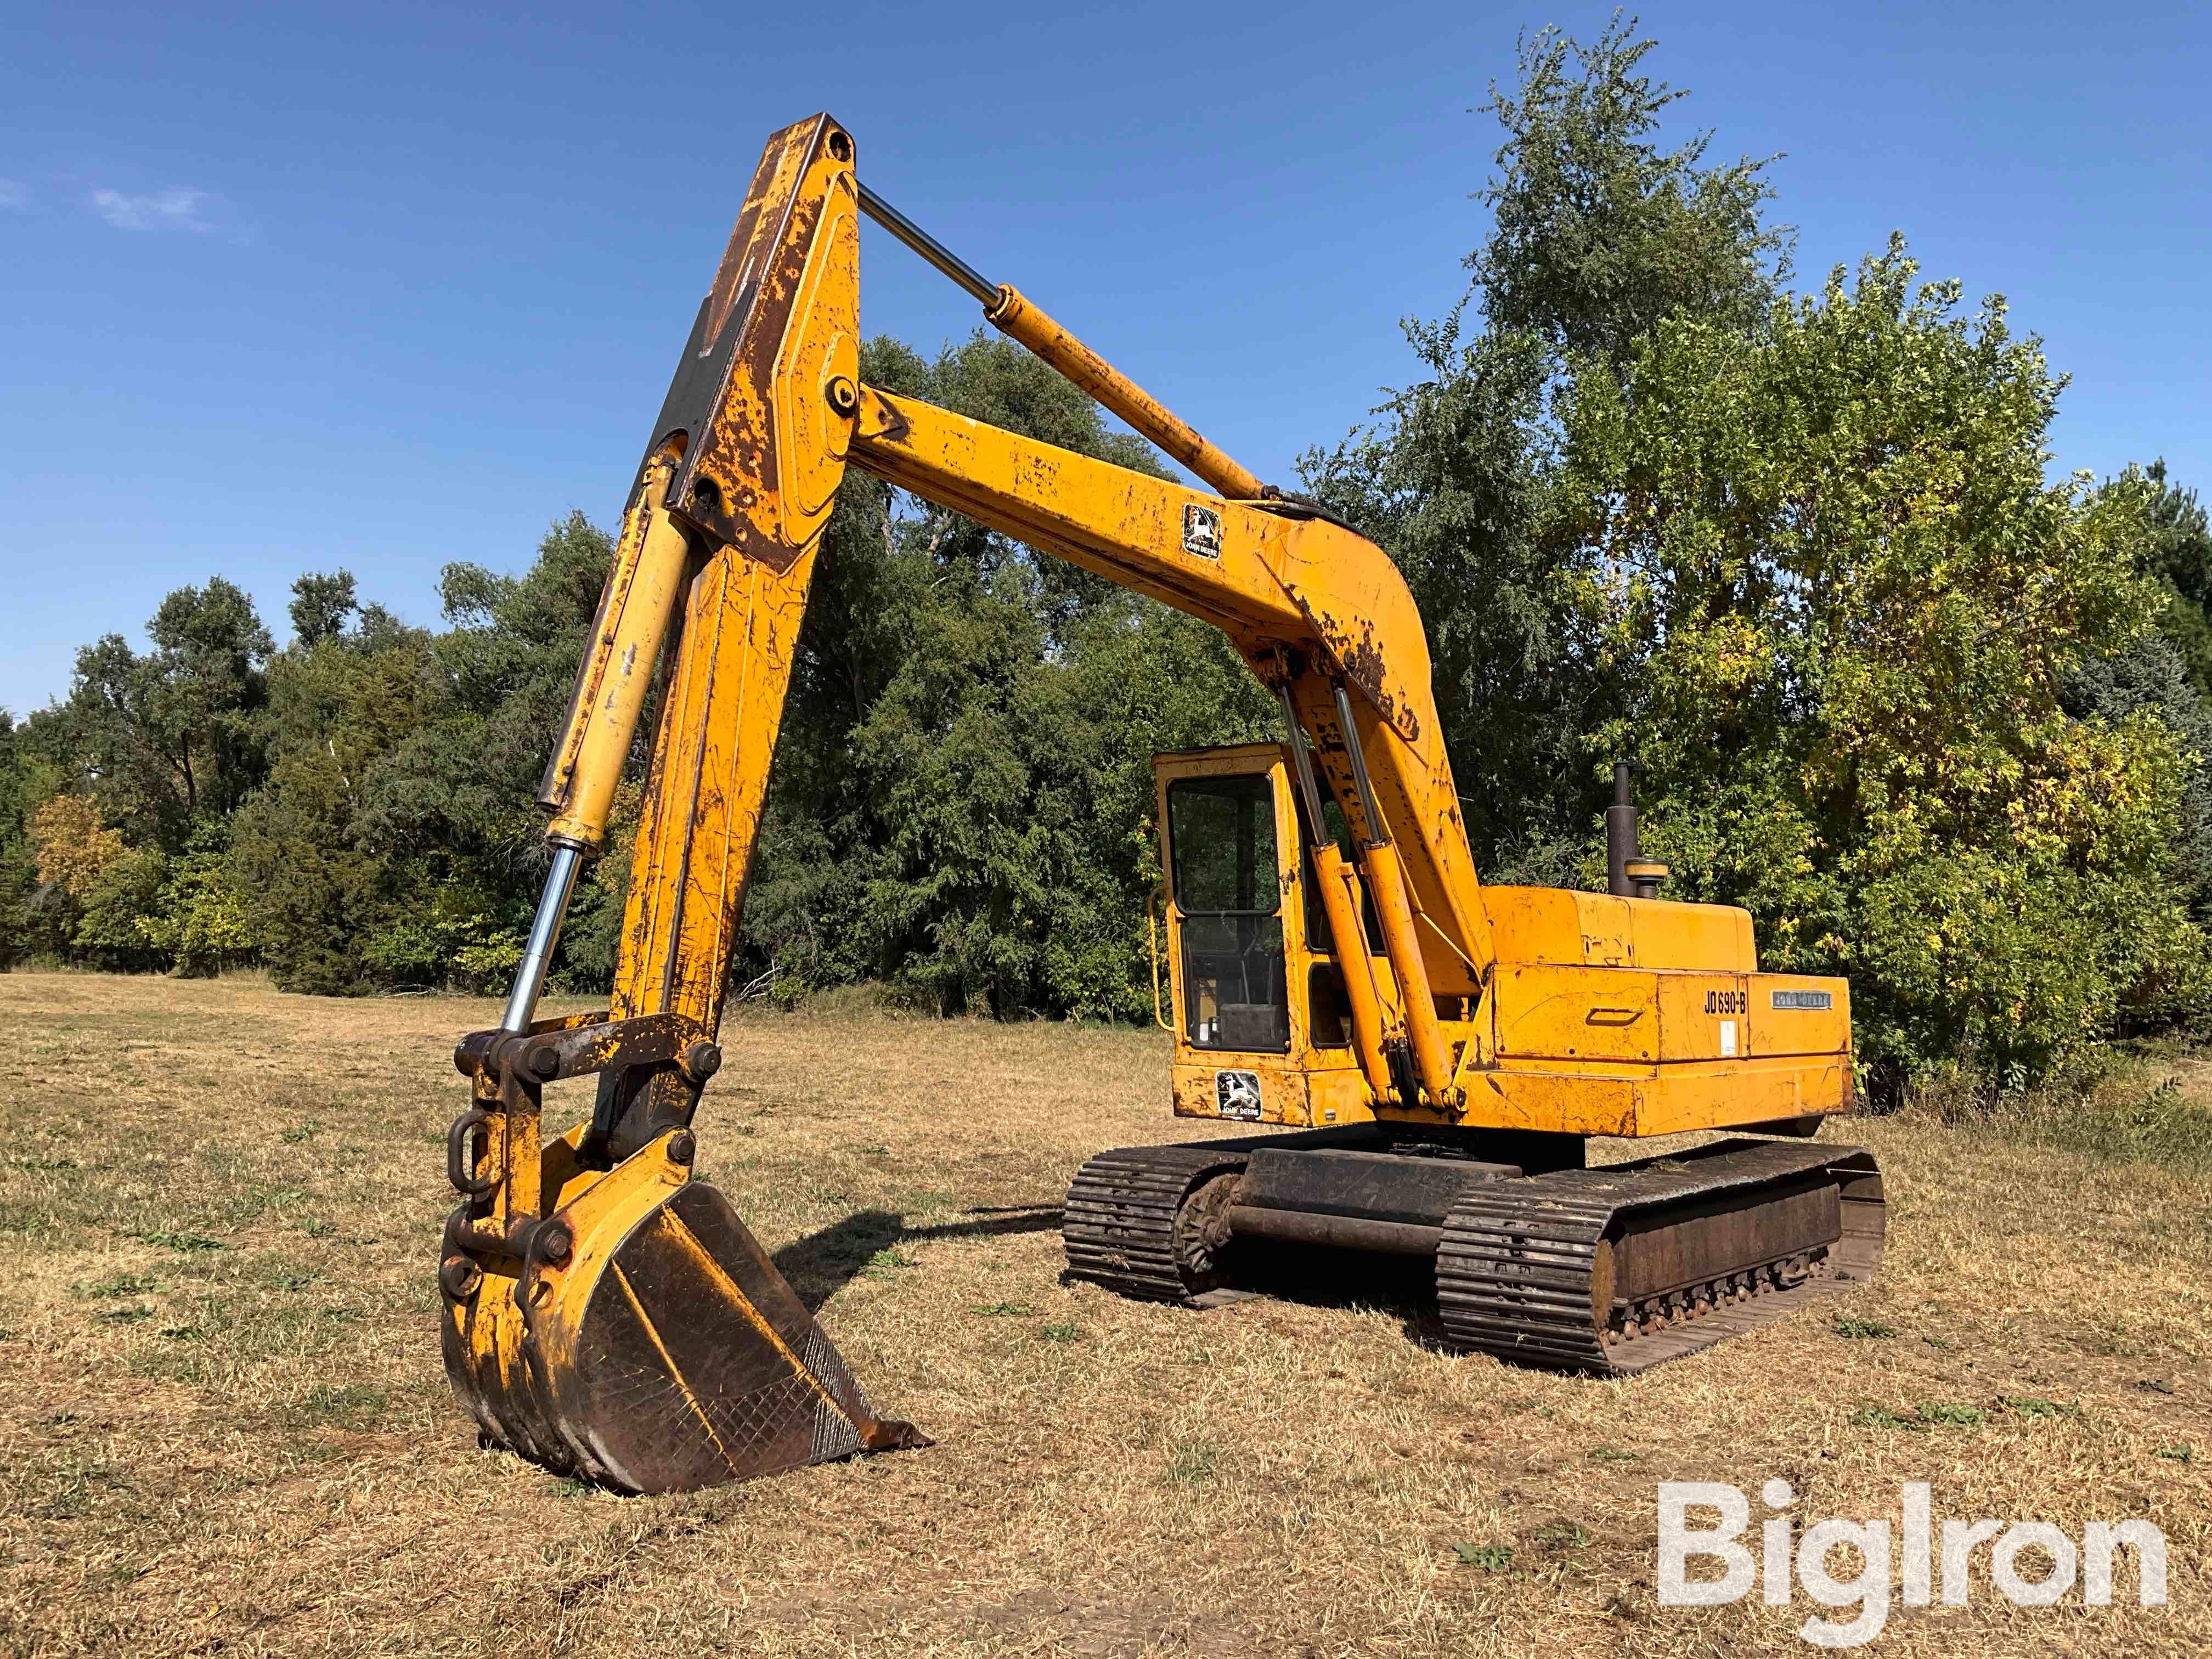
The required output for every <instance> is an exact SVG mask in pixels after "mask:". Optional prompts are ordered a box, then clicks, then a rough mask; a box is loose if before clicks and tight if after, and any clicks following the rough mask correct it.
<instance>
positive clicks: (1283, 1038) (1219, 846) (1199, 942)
mask: <svg viewBox="0 0 2212 1659" xmlns="http://www.w3.org/2000/svg"><path fill="white" fill-rule="evenodd" d="M1247 747H1249V748H1250V749H1252V750H1254V753H1253V754H1252V756H1251V757H1250V758H1249V759H1246V758H1245V757H1244V754H1243V750H1241V749H1240V750H1225V751H1218V752H1217V753H1215V754H1212V755H1208V756H1206V757H1203V762H1204V764H1203V766H1202V769H1201V768H1200V767H1199V766H1195V765H1192V766H1188V767H1187V766H1174V767H1170V766H1169V765H1168V764H1166V763H1163V766H1162V772H1163V775H1162V777H1161V779H1160V784H1161V792H1162V795H1163V798H1164V799H1163V800H1162V823H1163V824H1164V828H1165V829H1166V832H1167V833H1166V842H1167V846H1166V849H1165V851H1166V864H1167V889H1168V949H1169V952H1170V972H1171V977H1172V980H1173V982H1174V984H1175V989H1176V1016H1177V1017H1176V1030H1177V1035H1178V1036H1180V1037H1181V1038H1182V1041H1183V1042H1185V1043H1186V1044H1188V1046H1189V1047H1191V1048H1200V1049H1207V1050H1213V1051H1218V1052H1225V1053H1231V1054H1288V1053H1289V1052H1290V1048H1291V998H1290V974H1289V967H1288V962H1287V958H1286V955H1285V941H1284V937H1283V927H1284V921H1285V908H1286V906H1285V902H1284V901H1285V891H1284V887H1285V883H1284V879H1283V861H1282V859H1281V857H1280V850H1281V848H1282V847H1283V846H1284V844H1285V839H1284V836H1283V830H1284V829H1285V825H1284V824H1283V823H1281V821H1280V820H1281V817H1282V813H1281V811H1280V792H1279V789H1278V787H1277V783H1278V780H1279V775H1280V773H1281V770H1282V768H1281V764H1280V758H1279V756H1280V751H1279V750H1277V749H1275V747H1274V746H1273V745H1272V744H1270V745H1267V746H1266V747H1265V748H1261V746H1259V745H1247ZM1177 758H1182V757H1177ZM1200 758H1201V757H1189V759H1190V762H1192V763H1198V762H1200ZM1271 759H1272V760H1273V761H1274V764H1273V766H1268V765H1267V761H1269V760H1271ZM1239 761H1243V765H1242V766H1239V765H1237V762H1239ZM1255 763H1256V764H1255Z"/></svg>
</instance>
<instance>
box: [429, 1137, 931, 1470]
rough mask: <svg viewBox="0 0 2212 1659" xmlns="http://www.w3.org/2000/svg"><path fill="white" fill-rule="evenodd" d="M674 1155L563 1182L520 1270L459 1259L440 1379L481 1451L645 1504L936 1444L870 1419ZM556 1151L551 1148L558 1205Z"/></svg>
mask: <svg viewBox="0 0 2212 1659" xmlns="http://www.w3.org/2000/svg"><path fill="white" fill-rule="evenodd" d="M669 1139H670V1137H668V1136H663V1137H661V1138H660V1139H659V1140H656V1141H655V1142H653V1144H652V1145H651V1146H647V1147H646V1148H645V1149H644V1150H643V1151H641V1152H639V1153H637V1154H636V1155H635V1156H634V1157H632V1158H629V1159H627V1160H625V1161H624V1162H623V1164H621V1165H619V1166H618V1167H617V1168H616V1169H615V1170H612V1171H611V1172H609V1173H607V1174H605V1175H604V1176H599V1177H598V1178H597V1179H596V1180H590V1179H588V1178H587V1177H581V1176H575V1175H574V1166H573V1164H571V1165H570V1166H569V1171H570V1175H571V1179H570V1181H569V1182H568V1185H567V1186H566V1187H564V1188H560V1189H559V1190H560V1191H561V1194H562V1198H563V1200H566V1201H564V1202H563V1203H562V1205H561V1206H559V1208H558V1209H557V1210H556V1212H555V1213H554V1215H552V1216H551V1217H550V1218H547V1219H546V1220H544V1221H543V1222H540V1223H538V1225H536V1226H535V1227H533V1228H532V1230H531V1232H530V1237H529V1240H528V1243H527V1244H526V1247H525V1249H524V1254H523V1255H522V1258H521V1260H520V1261H516V1260H514V1259H513V1258H512V1257H507V1258H501V1259H495V1260H493V1261H481V1260H478V1259H475V1258H473V1257H471V1256H470V1255H459V1254H455V1253H453V1251H452V1250H451V1248H450V1246H449V1252H448V1255H447V1265H446V1268H445V1270H444V1271H442V1272H441V1274H440V1281H441V1288H442V1289H443V1291H444V1292H445V1297H444V1300H445V1310H444V1311H445V1321H444V1347H445V1358H446V1371H447V1376H450V1377H451V1378H452V1379H453V1387H454V1389H455V1391H456V1392H457V1393H458V1394H459V1395H460V1397H461V1400H462V1401H463V1403H464V1404H465V1405H466V1406H467V1407H469V1409H470V1410H471V1413H473V1414H474V1415H475V1417H476V1419H477V1423H478V1425H480V1427H481V1428H482V1429H483V1437H484V1439H485V1441H486V1443H488V1444H496V1445H501V1446H506V1447H509V1448H511V1449H513V1450H515V1451H516V1452H519V1453H520V1454H521V1455H523V1456H525V1457H527V1458H529V1459H530V1460H531V1461H532V1462H536V1463H538V1464H541V1465H543V1466H544V1467H545V1468H550V1469H552V1470H554V1471H556V1473H561V1474H580V1475H583V1476H585V1477H586V1478H588V1479H590V1480H595V1481H598V1482H599V1483H600V1484H602V1485H605V1486H613V1487H617V1488H619V1489H621V1490H623V1491H626V1492H685V1491H690V1490H694V1489H696V1488H698V1487H702V1486H722V1485H726V1484H728V1483H730V1482H732V1481H737V1480H751V1479H753V1478H755V1477H756V1476H759V1475H764V1474H778V1473H780V1472H781V1471H783V1470H786V1469H792V1468H799V1467H800V1466H802V1465H804V1464H807V1463H818V1462H823V1461H824V1460H825V1459H829V1458H838V1457H845V1456H849V1455H852V1454H854V1453H855V1452H861V1451H890V1450H896V1449H901V1448H904V1447H911V1446H926V1445H927V1444H929V1443H930V1442H929V1439H928V1437H927V1436H925V1435H923V1434H921V1432H919V1431H917V1430H915V1427H914V1426H913V1425H911V1424H908V1423H902V1422H900V1421H898V1420H896V1419H890V1418H879V1417H878V1416H876V1415H875V1414H874V1413H872V1411H871V1410H870V1409H869V1407H868V1403H867V1401H866V1397H865V1396H863V1395H862V1394H861V1392H860V1389H859V1388H858V1386H857V1385H855V1384H854V1381H853V1379H852V1376H851V1374H850V1373H849V1372H848V1370H846V1368H845V1363H844V1361H843V1359H842V1358H840V1356H839V1355H838V1352H837V1350H836V1348H835V1347H834V1346H832V1345H831V1343H830V1341H829V1338H828V1337H827V1336H825V1335H824V1334H823V1331H822V1328H821V1327H820V1326H819V1325H817V1323H816V1322H815V1321H814V1318H813V1316H812V1315H811V1314H810V1313H808V1312H807V1310H806V1307H805V1304H803V1303H802V1302H800V1301H799V1297H798V1296H797V1294H796V1293H795V1292H794V1291H793V1290H792V1288H791V1286H790V1285H789V1284H788V1283H787V1282H786V1280H785V1279H784V1277H783V1275H782V1274H781V1273H779V1272H778V1271H777V1270H776V1267H775V1263H774V1262H773V1261H770V1260H769V1256H768V1255H767V1253H766V1252H765V1251H763V1249H761V1247H760V1244H759V1243H758V1242H757V1240H755V1238H754V1237H753V1236H752V1234H751V1233H750V1231H747V1230H746V1227H745V1225H744V1222H742V1221H741V1220H739V1219H738V1213H737V1211H736V1210H735V1209H734V1208H733V1207H732V1205H731V1203H730V1200H728V1199H727V1198H726V1197H725V1196H724V1195H723V1194H722V1193H721V1192H720V1191H719V1190H718V1189H717V1188H713V1187H710V1186H708V1185H705V1184H703V1183H702V1182H693V1181H691V1180H690V1171H689V1170H687V1169H686V1168H684V1166H683V1165H682V1164H678V1163H676V1162H674V1161H673V1160H671V1158H669V1156H668V1142H669ZM563 1150H565V1143H563V1142H560V1141H556V1142H555V1143H553V1145H552V1146H550V1147H549V1148H548V1149H547V1151H548V1153H549V1157H548V1158H547V1164H548V1166H549V1167H548V1170H547V1176H548V1183H547V1184H548V1186H549V1188H550V1187H553V1186H554V1184H555V1180H556V1170H554V1169H553V1168H552V1167H551V1166H552V1165H553V1164H555V1163H556V1160H557V1158H558V1154H559V1153H560V1152H562V1151H563ZM579 1188H581V1190H578V1189H579ZM450 1237H451V1234H450V1231H449V1238H450ZM456 1263H458V1264H459V1266H458V1267H456V1265H455V1264H456Z"/></svg>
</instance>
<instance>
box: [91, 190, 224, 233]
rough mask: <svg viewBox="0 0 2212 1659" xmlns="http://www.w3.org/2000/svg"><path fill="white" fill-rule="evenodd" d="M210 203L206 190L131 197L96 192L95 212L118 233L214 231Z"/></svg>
mask: <svg viewBox="0 0 2212 1659" xmlns="http://www.w3.org/2000/svg"><path fill="white" fill-rule="evenodd" d="M209 204H210V197H209V195H208V193H207V191H204V190H182V189H177V190H159V191H155V192H153V194H151V195H149V196H127V195H125V193H124V192H123V191H119V190H95V191H93V192H92V205H93V210H94V212H96V213H98V214H99V215H100V217H101V218H103V219H105V220H106V221H107V222H108V223H109V224H111V225H113V226H114V227H115V228H116V229H118V230H197V231H210V230H213V229H214V228H215V224H214V222H213V221H212V220H210V218H209V217H208V215H207V209H208V207H209Z"/></svg>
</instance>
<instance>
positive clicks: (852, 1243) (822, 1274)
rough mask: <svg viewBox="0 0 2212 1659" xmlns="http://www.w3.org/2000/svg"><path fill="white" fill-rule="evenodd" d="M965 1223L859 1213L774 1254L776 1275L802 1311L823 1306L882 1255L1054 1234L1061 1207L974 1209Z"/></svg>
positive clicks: (875, 1212)
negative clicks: (938, 1244)
mask: <svg viewBox="0 0 2212 1659" xmlns="http://www.w3.org/2000/svg"><path fill="white" fill-rule="evenodd" d="M964 1213H965V1214H967V1215H969V1216H970V1217H973V1218H974V1219H972V1220H968V1221H954V1222H947V1223H945V1224H943V1225H939V1226H933V1227H909V1226H908V1225H906V1218H905V1217H903V1216H901V1215H898V1214H896V1213H894V1212H891V1211H890V1210H860V1211H857V1212H854V1214H852V1215H848V1216H847V1217H846V1218H844V1219H843V1220H842V1221H838V1222H834V1223H832V1224H831V1225H829V1226H827V1227H824V1228H823V1229H821V1230H820V1231H817V1232H811V1233H809V1234H807V1235H806V1236H805V1237H804V1238H795V1239H793V1240H792V1242H791V1243H788V1244H787V1245H785V1246H784V1247H783V1248H782V1249H780V1250H778V1251H777V1252H776V1253H775V1266H776V1271H777V1272H778V1273H781V1274H782V1275H783V1276H784V1278H786V1279H788V1280H789V1281H790V1282H791V1288H792V1289H793V1290H794V1291H797V1292H798V1293H799V1300H800V1301H801V1302H803V1303H804V1304H806V1311H807V1312H809V1313H818V1312H820V1311H821V1310H822V1304H823V1303H825V1302H827V1301H829V1298H830V1297H833V1296H835V1295H836V1294H837V1292H838V1291H841V1290H842V1289H844V1287H845V1286H846V1285H848V1284H850V1283H851V1282H852V1281H853V1280H854V1279H857V1278H858V1277H860V1274H862V1273H866V1271H867V1270H868V1268H869V1267H870V1265H871V1264H872V1263H873V1262H874V1261H876V1260H877V1258H878V1257H879V1256H881V1255H883V1253H884V1251H885V1250H890V1249H896V1248H897V1247H898V1246H899V1245H901V1244H922V1243H929V1242H930V1241H932V1240H933V1239H940V1238H1003V1237H1007V1236H1009V1235H1012V1234H1015V1233H1044V1232H1057V1231H1059V1230H1060V1206H1059V1205H1057V1204H1034V1205H1018V1206H1013V1207H1012V1208H1008V1209H972V1210H969V1211H966V1212H964Z"/></svg>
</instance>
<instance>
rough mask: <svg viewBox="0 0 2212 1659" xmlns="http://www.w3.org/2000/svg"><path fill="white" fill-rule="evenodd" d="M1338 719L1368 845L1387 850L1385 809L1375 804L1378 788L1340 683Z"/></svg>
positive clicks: (1388, 832) (1348, 702)
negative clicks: (1370, 776)
mask: <svg viewBox="0 0 2212 1659" xmlns="http://www.w3.org/2000/svg"><path fill="white" fill-rule="evenodd" d="M1336 719H1337V724H1338V725H1340V726H1342V727H1343V728H1344V752H1345V754H1346V757H1348V758H1349V759H1350V760H1351V762H1352V787H1354V788H1355V789H1357V790H1358V792H1359V810H1360V811H1361V812H1362V813H1364V815H1365V816H1366V818H1367V844H1368V845H1369V846H1370V847H1387V846H1388V845H1389V842H1390V829H1389V825H1388V824H1386V823H1383V809H1382V808H1380V807H1379V806H1377V805H1376V804H1375V785H1374V783H1373V781H1371V780H1370V778H1369V777H1368V775H1367V756H1366V754H1365V753H1364V751H1363V750H1361V749H1360V746H1359V728H1358V726H1354V725H1353V724H1352V699H1351V698H1349V697H1347V696H1345V695H1344V683H1343V682H1342V681H1341V680H1340V681H1338V682H1337V686H1336Z"/></svg>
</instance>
